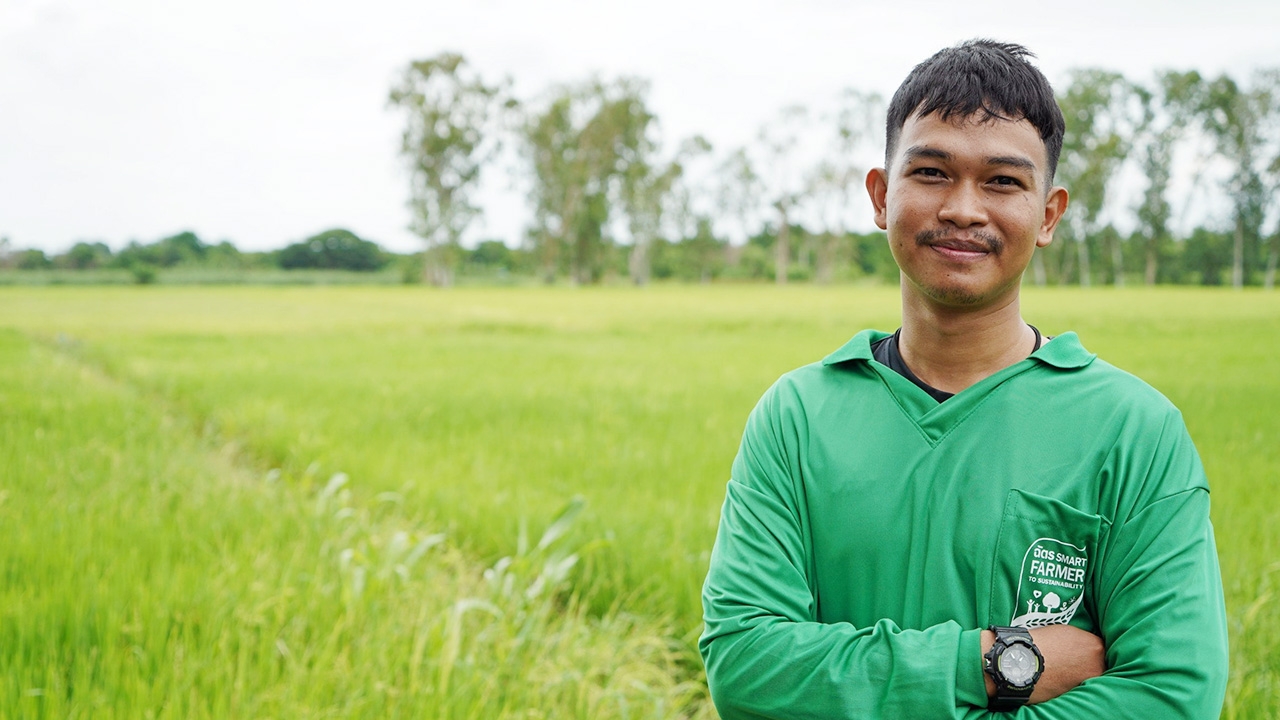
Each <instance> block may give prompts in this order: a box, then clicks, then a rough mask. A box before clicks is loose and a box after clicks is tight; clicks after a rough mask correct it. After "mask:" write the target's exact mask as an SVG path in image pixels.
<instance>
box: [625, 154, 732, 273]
mask: <svg viewBox="0 0 1280 720" xmlns="http://www.w3.org/2000/svg"><path fill="white" fill-rule="evenodd" d="M710 151H711V143H709V142H707V140H706V139H705V138H703V137H702V136H700V135H699V136H695V137H693V138H690V139H689V140H686V141H685V142H683V143H681V146H680V149H679V151H678V152H677V153H676V156H675V158H673V159H672V160H671V161H670V162H667V163H663V164H661V165H659V166H658V167H655V166H654V164H653V163H652V162H650V161H649V159H648V158H644V157H640V158H637V161H636V162H633V163H630V164H629V165H628V166H627V169H626V170H625V171H624V172H623V174H622V199H623V205H624V207H625V209H626V212H627V221H628V226H629V229H630V231H631V254H630V256H629V258H628V269H629V271H630V274H631V280H632V282H634V283H635V284H637V285H644V284H645V283H647V282H648V281H649V271H650V266H649V246H650V245H651V244H652V243H653V241H654V240H655V239H657V237H658V236H659V233H660V232H661V227H662V221H663V217H664V215H667V214H669V213H668V212H667V210H668V207H667V206H668V205H669V204H671V205H674V208H673V209H674V210H676V212H675V213H674V214H675V215H676V223H675V224H676V227H677V231H676V236H677V237H683V236H684V234H685V232H684V231H685V229H686V228H685V227H683V226H684V225H686V224H687V223H686V222H683V221H684V220H685V219H686V218H688V217H690V208H689V205H690V203H691V201H692V199H691V197H690V188H689V187H688V186H687V185H686V184H684V183H683V182H682V180H683V178H684V174H685V165H686V163H688V162H689V161H690V160H692V159H693V158H695V157H698V156H701V155H705V154H706V153H708V152H710Z"/></svg>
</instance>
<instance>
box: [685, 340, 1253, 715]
mask: <svg viewBox="0 0 1280 720" xmlns="http://www.w3.org/2000/svg"><path fill="white" fill-rule="evenodd" d="M882 337H885V334H884V333H880V332H876V331H865V332H862V333H859V334H858V335H857V336H856V337H854V338H853V339H852V340H851V341H850V342H849V343H848V344H846V345H845V346H844V347H842V348H841V349H839V350H837V351H836V352H835V353H832V354H831V355H830V356H828V357H827V358H826V359H824V360H823V361H822V362H821V363H819V364H813V365H809V366H806V367H803V368H800V369H798V370H795V371H793V372H791V373H788V374H786V375H784V376H783V377H782V378H781V379H780V380H778V382H777V383H775V384H774V386H773V387H772V388H770V389H769V391H768V392H767V393H766V394H765V395H764V397H763V398H762V399H761V400H760V402H759V404H758V405H757V406H756V408H755V410H754V411H753V412H752V414H751V417H750V418H749V420H748V422H747V427H746V431H745V433H744V436H743V439H742V446H741V449H740V450H739V452H738V456H737V458H736V459H735V461H734V463H733V470H732V475H731V478H730V481H729V483H728V489H727V493H726V498H725V502H724V508H723V512H722V516H721V520H720V529H719V534H718V535H717V538H716V544H715V549H714V551H713V552H712V555H711V566H710V570H709V572H708V575H707V579H706V584H705V586H704V589H703V606H704V615H705V622H706V627H705V631H704V633H703V636H702V639H701V641H700V643H699V646H700V649H701V651H702V655H703V659H704V661H705V662H706V667H707V678H708V682H709V684H710V687H711V693H712V697H713V698H714V700H715V703H716V707H717V709H718V710H719V712H720V714H721V716H722V717H723V718H724V719H725V720H739V719H745V718H789V719H791V718H823V719H835V718H951V717H956V718H976V717H983V716H986V715H987V714H988V711H987V710H986V705H987V697H986V691H985V687H984V682H983V677H982V670H981V652H980V650H979V634H980V631H981V629H982V628H985V627H987V626H988V625H992V624H999V625H1008V624H1016V625H1025V626H1029V627H1035V626H1039V625H1046V624H1051V623H1061V622H1070V624H1072V625H1075V626H1077V627H1080V628H1083V629H1086V630H1090V631H1093V632H1095V633H1097V634H1098V635H1099V636H1101V637H1102V639H1103V642H1104V644H1105V646H1106V662H1107V668H1108V669H1107V671H1106V673H1105V674H1104V675H1103V676H1101V677H1098V678H1093V679H1091V680H1089V681H1087V682H1085V683H1084V684H1082V685H1080V686H1079V687H1077V688H1075V689H1073V690H1071V691H1070V692H1067V693H1066V694H1064V695H1062V696H1060V697H1058V698H1055V699H1053V700H1050V701H1048V702H1045V703H1041V704H1038V705H1032V706H1027V707H1024V708H1022V709H1021V710H1019V711H1018V717H1019V718H1063V719H1066V718H1071V719H1072V720H1078V719H1080V718H1091V717H1096V718H1113V717H1133V718H1162V719H1163V718H1216V717H1217V716H1218V713H1219V711H1220V708H1221V705H1222V699H1223V694H1224V692H1225V688H1226V678H1227V640H1226V638H1227V634H1226V621H1225V612H1224V609H1223V601H1222V583H1221V578H1220V575H1219V571H1218V561H1217V553H1216V550H1215V547H1214V539H1213V529H1212V527H1211V525H1210V523H1209V494H1208V485H1207V484H1206V481H1205V477H1204V470H1203V468H1202V466H1201V464H1200V460H1199V457H1198V455H1197V454H1196V450H1195V447H1194V446H1193V444H1192V442H1191V439H1190V437H1189V436H1188V435H1187V431H1186V428H1185V426H1184V424H1183V422H1182V417H1181V415H1180V413H1179V412H1178V411H1177V409H1176V408H1174V407H1173V406H1172V405H1171V404H1170V403H1169V402H1168V401H1167V400H1166V399H1165V398H1164V397H1163V396H1161V395H1160V394H1159V393H1158V392H1156V391H1155V390H1153V389H1152V388H1151V387H1149V386H1148V385H1146V384H1145V383H1143V382H1142V381H1140V380H1138V379H1137V378H1135V377H1133V376H1132V375H1129V374H1128V373H1125V372H1123V371H1120V370H1118V369H1116V368H1115V367H1113V366H1111V365H1109V364H1107V363H1105V362H1103V361H1101V360H1097V359H1096V357H1095V356H1094V355H1092V354H1091V353H1089V352H1088V351H1086V350H1085V349H1084V348H1083V347H1082V346H1081V345H1080V343H1079V341H1078V339H1077V338H1076V336H1075V334H1074V333H1066V334H1064V335H1062V336H1059V337H1057V338H1055V339H1054V340H1053V341H1051V342H1049V343H1047V344H1045V345H1044V346H1043V347H1042V348H1041V349H1040V350H1038V351H1037V352H1036V353H1035V354H1034V355H1032V356H1031V357H1030V358H1028V359H1026V360H1024V361H1022V362H1019V363H1017V364H1015V365H1013V366H1011V367H1008V368H1006V369H1004V370H1002V371H1000V372H998V373H996V374H995V375H992V376H991V377H989V378H987V379H985V380H983V381H981V382H979V383H977V384H975V385H973V386H972V387H970V388H968V389H966V390H964V391H962V392H960V393H959V394H957V395H956V396H955V397H953V398H952V399H950V400H948V401H946V402H944V403H941V404H939V403H938V402H937V401H935V400H933V399H932V398H930V397H929V396H928V395H926V394H925V393H924V391H922V390H921V389H920V388H918V387H916V386H915V385H913V384H912V383H911V382H910V381H908V380H907V379H905V378H903V377H902V376H900V375H898V374H897V373H895V372H893V371H892V370H890V369H889V368H887V367H885V366H883V365H881V364H879V363H877V362H874V361H873V360H872V356H871V347H870V346H871V343H873V342H875V341H876V340H878V339H880V338H882Z"/></svg>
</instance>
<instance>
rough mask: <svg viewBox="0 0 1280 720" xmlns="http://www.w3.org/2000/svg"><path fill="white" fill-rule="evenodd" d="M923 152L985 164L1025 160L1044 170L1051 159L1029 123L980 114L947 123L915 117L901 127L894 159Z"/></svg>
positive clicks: (928, 117)
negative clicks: (1002, 160) (992, 160)
mask: <svg viewBox="0 0 1280 720" xmlns="http://www.w3.org/2000/svg"><path fill="white" fill-rule="evenodd" d="M922 149H927V150H930V151H941V152H942V153H945V154H947V155H948V156H950V157H952V158H955V159H956V160H974V161H979V162H984V163H985V162H988V161H989V160H991V159H992V158H1022V159H1025V160H1029V161H1031V162H1032V163H1034V165H1035V167H1036V168H1037V169H1039V170H1044V169H1045V167H1046V165H1047V164H1048V160H1049V154H1048V150H1047V149H1045V146H1044V140H1043V139H1041V137H1040V132H1039V131H1038V130H1036V128H1035V126H1034V125H1032V124H1031V122H1030V121H1028V120H1025V119H1018V120H1005V119H1003V118H995V117H989V116H980V115H970V116H968V117H951V118H948V119H946V120H943V119H942V118H941V117H939V116H938V114H937V113H930V114H929V115H925V116H919V115H912V116H911V117H909V118H907V121H906V122H905V123H903V125H902V132H901V133H900V134H899V136H898V143H897V147H896V148H895V149H894V155H895V158H894V159H895V161H896V160H899V159H902V158H904V157H906V156H908V155H917V154H919V151H920V150H922ZM931 154H934V155H935V156H936V153H931Z"/></svg>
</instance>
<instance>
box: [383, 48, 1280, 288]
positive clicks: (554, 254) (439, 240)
mask: <svg viewBox="0 0 1280 720" xmlns="http://www.w3.org/2000/svg"><path fill="white" fill-rule="evenodd" d="M647 90H648V88H647V85H646V83H645V82H644V81H643V80H640V79H637V78H628V77H623V78H618V79H615V80H613V81H603V80H600V79H598V78H596V79H590V80H586V81H583V82H579V83H575V84H565V85H558V86H555V87H553V88H551V89H549V90H548V91H546V92H544V93H542V94H541V95H539V96H537V97H534V98H520V97H516V96H515V94H514V93H513V91H512V83H511V81H510V80H509V79H507V80H501V81H490V80H488V79H486V78H484V77H482V76H481V75H480V73H478V72H477V71H475V70H474V69H473V68H471V67H470V66H469V65H468V64H467V62H466V60H465V58H464V57H463V56H461V55H458V54H455V53H443V54H441V55H438V56H436V57H433V58H429V59H426V60H420V61H416V62H412V63H410V64H409V65H408V66H407V67H406V68H405V69H404V71H403V74H402V77H401V78H400V80H399V81H398V82H397V83H396V84H395V85H394V86H393V87H392V89H391V92H390V94H389V104H390V106H391V107H392V108H394V109H396V110H398V111H399V112H401V114H402V115H403V117H404V119H405V127H404V132H403V135H402V143H401V153H402V156H403V158H404V160H405V161H406V164H407V165H408V168H409V171H410V172H409V175H410V201H409V206H410V210H411V214H412V218H413V220H412V223H413V224H412V230H413V231H414V232H415V233H416V234H417V235H419V236H420V237H421V238H423V240H424V248H425V252H424V263H425V264H424V276H425V278H426V279H427V280H429V281H430V282H433V283H436V284H442V285H443V284H448V283H450V282H451V281H452V279H453V277H454V276H455V275H456V274H457V273H458V272H459V271H460V269H462V268H463V267H464V265H465V263H464V262H463V258H464V257H465V255H466V252H467V251H463V250H462V249H461V244H460V243H461V240H462V238H463V236H464V235H465V234H466V232H467V230H468V228H469V227H470V225H471V223H472V222H473V221H474V220H475V219H476V218H477V217H479V216H480V215H481V214H482V213H483V208H482V207H480V206H479V205H478V203H477V200H476V196H477V191H478V189H479V188H480V187H481V183H482V179H483V178H484V177H485V175H486V174H488V173H493V172H495V171H496V170H498V169H499V167H500V166H503V165H506V166H507V167H506V170H507V171H508V172H509V173H510V174H512V175H513V176H515V177H518V178H521V180H522V181H523V183H524V185H525V186H526V187H527V190H528V192H527V198H528V206H529V209H530V211H531V213H530V214H531V216H532V222H531V223H530V225H529V226H528V228H527V229H526V232H525V235H524V237H523V238H521V239H520V243H519V246H518V248H515V249H512V250H511V251H510V252H511V253H512V254H513V256H514V255H519V256H520V259H521V262H522V263H523V266H524V269H525V270H527V271H531V272H533V273H536V274H537V275H538V276H540V277H541V278H542V279H544V280H546V281H548V282H554V281H556V280H557V279H558V278H567V279H569V280H570V281H571V282H574V283H593V282H599V281H601V280H602V279H603V278H606V277H609V276H610V275H624V276H626V277H629V278H630V279H631V280H632V281H633V282H635V283H637V284H644V283H646V282H649V281H650V280H651V279H653V278H664V277H676V278H683V279H697V280H703V281H706V280H709V279H713V278H716V277H723V276H729V277H741V278H753V277H766V276H767V277H771V278H772V279H773V280H774V281H775V282H778V283H785V282H788V281H790V280H796V279H811V280H813V281H815V282H831V281H834V280H838V279H841V278H847V277H856V276H859V275H893V274H894V273H893V270H892V268H891V264H892V260H891V258H889V257H888V255H887V252H885V251H884V249H883V248H882V247H881V245H882V243H880V244H877V243H876V242H868V237H872V238H874V236H875V235H876V233H872V234H871V235H870V236H868V235H864V234H860V233H856V232H853V228H854V227H856V226H857V224H858V222H857V221H858V217H859V213H860V212H863V211H862V208H863V207H864V206H865V205H866V200H865V198H864V197H863V191H862V182H863V177H864V176H865V173H866V171H867V169H869V167H871V166H872V165H878V164H881V163H882V157H881V156H880V155H879V153H882V152H883V147H884V127H883V122H884V120H883V118H884V108H885V101H884V99H883V98H882V97H881V96H879V95H878V94H876V93H869V92H864V91H860V90H857V89H847V90H844V91H843V92H841V93H840V94H839V95H838V96H837V97H836V98H833V100H832V102H831V103H830V104H829V105H828V106H827V107H824V108H820V109H811V108H806V107H803V106H793V107H788V108H784V109H782V110H781V111H779V112H778V113H777V115H776V116H775V117H774V118H772V119H771V120H770V121H769V122H767V123H765V124H764V125H763V126H762V127H761V128H760V129H759V132H758V133H757V136H756V138H755V140H754V141H753V142H752V143H749V144H746V145H743V146H740V147H732V148H728V149H727V150H725V151H722V152H717V151H716V149H714V148H713V147H712V146H711V144H710V143H709V142H708V141H707V140H706V139H705V138H703V137H700V136H695V137H690V138H685V139H682V140H680V141H678V142H675V143H674V144H671V145H670V146H668V145H666V144H665V143H664V138H663V137H662V135H661V130H660V126H659V123H658V118H657V117H656V116H655V114H654V112H653V110H652V109H651V108H650V106H649V105H648V102H647V99H646V95H647ZM1059 102H1060V104H1061V106H1062V109H1063V114H1064V116H1065V119H1066V125H1067V127H1066V135H1065V137H1064V142H1063V151H1062V159H1061V162H1060V164H1059V168H1058V177H1057V183H1058V184H1061V185H1064V186H1066V187H1067V188H1068V190H1069V191H1070V192H1071V198H1072V201H1071V206H1070V209H1069V210H1068V214H1067V216H1066V217H1065V218H1064V222H1063V225H1062V226H1061V227H1060V229H1059V232H1058V242H1055V243H1054V244H1053V245H1051V246H1050V247H1049V248H1048V249H1046V250H1045V251H1043V252H1041V253H1038V254H1037V255H1036V257H1035V261H1034V263H1033V266H1032V272H1031V278H1030V279H1031V280H1032V281H1033V282H1036V283H1038V284H1048V283H1057V284H1067V283H1071V284H1080V285H1091V284H1102V283H1110V284H1115V285H1123V284H1125V283H1126V282H1142V283H1146V284H1154V283H1157V282H1160V283H1203V284H1210V285H1214V284H1223V283H1230V284H1232V285H1234V286H1236V287H1240V286H1243V285H1246V284H1261V285H1265V286H1266V287H1272V286H1273V285H1274V283H1275V274H1276V267H1277V261H1278V260H1280V202H1278V201H1277V196H1278V195H1280V68H1272V69H1264V70H1259V71H1257V72H1255V73H1254V74H1253V75H1252V76H1251V77H1250V78H1249V80H1248V82H1247V83H1243V82H1240V81H1238V80H1237V79H1236V78H1234V77H1232V76H1230V75H1229V74H1225V73H1224V74H1221V75H1218V76H1216V77H1206V76H1202V75H1201V74H1200V73H1199V72H1197V71H1194V70H1191V71H1164V72H1160V73H1157V74H1156V75H1155V76H1154V77H1153V78H1151V79H1149V80H1145V81H1135V80H1132V79H1129V78H1126V77H1124V76H1123V75H1121V74H1119V73H1115V72H1112V71H1108V70H1101V69H1079V70H1074V71H1072V72H1071V73H1070V75H1069V78H1068V81H1067V83H1066V84H1065V85H1064V87H1063V88H1062V89H1061V90H1060V93H1059ZM1126 189H1127V191H1126ZM1197 206H1198V208H1199V210H1198V211H1199V213H1200V215H1201V216H1202V217H1203V220H1202V222H1200V224H1199V226H1198V227H1195V228H1193V229H1190V230H1185V229H1183V228H1185V225H1186V223H1185V218H1186V213H1187V212H1189V211H1190V210H1191V209H1193V208H1195V207H1197ZM886 262H888V263H889V265H886V264H885V263H886ZM530 265H531V267H530Z"/></svg>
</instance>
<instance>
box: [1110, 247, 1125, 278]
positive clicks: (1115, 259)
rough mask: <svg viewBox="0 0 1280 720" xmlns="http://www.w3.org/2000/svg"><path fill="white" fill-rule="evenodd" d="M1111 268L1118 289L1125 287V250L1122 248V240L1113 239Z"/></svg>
mask: <svg viewBox="0 0 1280 720" xmlns="http://www.w3.org/2000/svg"><path fill="white" fill-rule="evenodd" d="M1111 267H1112V275H1113V280H1114V282H1115V286H1116V287H1124V248H1122V247H1120V238H1119V237H1113V238H1111Z"/></svg>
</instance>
